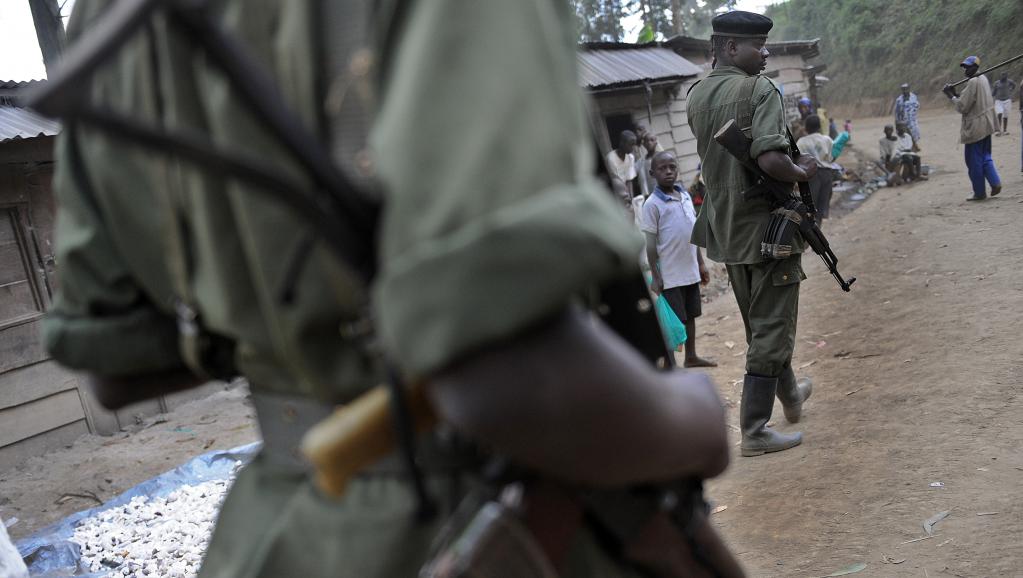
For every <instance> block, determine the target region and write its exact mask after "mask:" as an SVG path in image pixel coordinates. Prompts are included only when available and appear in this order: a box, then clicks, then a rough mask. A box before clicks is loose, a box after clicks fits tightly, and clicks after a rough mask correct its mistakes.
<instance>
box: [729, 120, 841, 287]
mask: <svg viewBox="0 0 1023 578" xmlns="http://www.w3.org/2000/svg"><path fill="white" fill-rule="evenodd" d="M714 140H715V141H717V142H718V144H720V145H721V146H722V147H724V148H725V150H727V151H728V153H729V154H731V155H732V156H733V157H735V158H736V160H738V161H739V162H740V163H742V166H744V167H745V168H746V170H748V171H750V172H751V173H752V174H753V176H754V177H755V178H756V184H755V185H754V189H755V190H756V192H757V193H758V194H762V195H764V196H766V197H767V199H768V200H769V201H771V203H772V204H773V205H775V207H776V208H775V210H774V211H773V214H772V219H771V223H770V225H769V226H768V229H767V232H766V234H765V235H764V241H763V243H761V251H762V253H763V254H764V256H766V257H771V258H784V257H787V256H788V255H790V254H791V251H792V244H791V241H792V234H793V233H794V231H793V229H792V226H790V225H794V226H795V227H796V228H797V230H798V231H799V234H800V236H802V237H803V240H805V241H806V242H807V244H808V245H810V248H811V249H813V252H814V253H817V254H818V255H820V258H821V260H822V261H824V265H825V266H826V267H827V268H828V272H829V273H831V276H832V277H834V278H835V280H836V281H838V284H839V286H841V287H842V290H843V291H846V292H848V291H849V290H850V288H851V287H852V284H853V283H855V282H856V278H855V277H852V278H850V279H849V280H848V281H846V280H845V279H843V278H842V275H841V274H840V273H839V272H838V257H836V256H835V252H834V251H832V250H831V245H830V244H829V243H828V239H827V237H825V236H824V232H823V231H821V228H820V226H818V225H817V222H816V216H817V211H816V209H815V207H814V205H813V197H812V195H811V194H810V184H809V183H807V182H800V183H799V197H800V198H799V199H798V200H797V199H795V198H794V197H793V196H792V185H791V184H790V183H783V182H781V181H778V180H777V179H774V178H772V177H771V176H769V175H768V174H767V173H765V172H764V171H763V169H761V168H760V167H759V166H758V165H757V163H756V162H754V161H753V159H752V158H750V140H749V139H748V138H747V137H746V135H744V134H743V132H742V129H740V128H739V124H738V123H737V122H736V121H735V119H732V120H729V121H728V122H726V123H725V124H724V126H722V127H721V129H720V130H718V132H717V134H715V135H714ZM792 147H793V152H794V154H795V155H797V156H798V155H799V149H798V148H796V147H795V143H794V142H793V143H792ZM752 192H753V191H752V190H751V191H746V192H744V195H747V196H752V195H751V193H752Z"/></svg>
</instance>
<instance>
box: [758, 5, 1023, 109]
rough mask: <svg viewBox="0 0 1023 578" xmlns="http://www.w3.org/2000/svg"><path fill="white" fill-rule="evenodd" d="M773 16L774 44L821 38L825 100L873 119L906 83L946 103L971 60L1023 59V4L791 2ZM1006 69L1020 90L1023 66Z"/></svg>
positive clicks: (928, 97) (771, 10)
mask: <svg viewBox="0 0 1023 578" xmlns="http://www.w3.org/2000/svg"><path fill="white" fill-rule="evenodd" d="M767 14H768V15H769V16H770V17H771V18H773V19H774V21H775V28H774V32H773V33H772V38H773V39H779V40H794V39H805V38H817V37H820V39H821V55H822V61H823V62H826V63H827V65H828V70H827V72H825V75H826V76H828V77H829V78H830V79H831V82H830V83H829V84H828V86H827V88H826V89H825V90H824V91H823V92H822V99H824V100H826V101H827V102H830V103H832V105H844V106H846V107H852V106H856V105H860V106H859V107H858V108H860V109H863V108H867V109H876V110H872V112H875V113H880V112H882V110H883V108H884V106H885V103H886V102H887V103H889V104H890V102H891V99H893V98H894V96H895V95H896V94H897V93H898V90H899V89H898V87H899V85H900V84H901V83H903V82H909V83H910V84H911V85H912V86H913V90H914V92H917V93H918V94H919V95H920V96H921V98H923V99H925V100H932V99H934V98H936V97H938V96H940V94H939V92H940V90H941V87H942V85H943V84H944V83H945V82H948V81H953V80H959V79H961V78H962V71H961V69H960V68H959V66H958V63H959V62H961V61H962V59H963V58H965V57H966V56H969V55H971V54H975V55H977V56H980V58H981V62H982V68H987V67H988V66H990V65H992V64H995V63H997V62H1001V61H1002V60H1005V59H1008V58H1010V57H1012V56H1016V55H1017V54H1020V53H1023V28H1021V26H1023V1H1021V0H955V1H954V0H788V1H787V2H784V3H782V4H777V5H775V6H772V7H771V8H769V9H768V11H767ZM1003 70H1008V72H1009V75H1010V77H1011V78H1013V79H1014V80H1016V81H1017V83H1019V81H1020V78H1021V76H1023V61H1019V62H1017V63H1015V64H1013V65H1010V66H1009V67H1006V69H1003ZM1000 72H1001V71H998V72H995V73H992V76H994V77H996V78H997V75H998V74H999V73H1000ZM989 78H990V76H989ZM991 80H994V78H991Z"/></svg>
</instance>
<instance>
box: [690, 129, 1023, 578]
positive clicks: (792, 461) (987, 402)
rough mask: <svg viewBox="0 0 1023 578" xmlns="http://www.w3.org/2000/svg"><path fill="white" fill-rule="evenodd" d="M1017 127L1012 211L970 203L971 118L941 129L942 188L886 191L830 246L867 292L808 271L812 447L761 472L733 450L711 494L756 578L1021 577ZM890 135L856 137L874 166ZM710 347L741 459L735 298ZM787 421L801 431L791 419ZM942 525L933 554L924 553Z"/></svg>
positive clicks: (801, 349) (1005, 169) (711, 322)
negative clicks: (845, 289) (967, 149)
mask: <svg viewBox="0 0 1023 578" xmlns="http://www.w3.org/2000/svg"><path fill="white" fill-rule="evenodd" d="M1011 121H1012V124H1011V130H1012V131H1013V132H1012V134H1011V135H1009V136H1005V137H997V138H995V139H994V152H995V161H996V164H997V166H998V170H999V171H1000V172H1001V176H1002V180H1003V183H1004V185H1005V190H1004V191H1003V192H1002V194H1001V195H1000V196H999V197H997V198H994V199H991V200H988V201H984V202H981V203H967V202H965V199H966V197H967V196H968V195H969V194H970V192H969V191H970V186H969V180H968V178H967V176H966V172H965V166H964V164H963V160H962V158H963V149H962V145H958V144H956V141H957V137H958V128H959V117H958V115H955V114H954V113H949V112H943V113H940V114H933V115H928V116H925V117H924V118H923V119H922V121H921V130H922V133H923V138H922V145H923V147H924V151H923V158H924V162H925V163H928V164H930V165H931V166H932V167H933V168H934V173H932V177H931V180H930V181H929V182H926V183H918V184H913V185H910V186H904V187H898V188H891V189H888V188H885V189H881V190H880V191H878V192H877V193H875V194H874V195H873V196H872V197H871V198H870V199H869V200H868V201H867V202H866V203H865V204H864V205H863V206H862V207H860V208H859V209H857V210H856V211H855V212H853V213H852V214H850V215H848V216H846V217H844V218H842V219H840V220H838V221H836V222H834V223H828V225H829V226H827V227H826V229H825V231H826V232H827V233H828V234H829V235H830V237H831V241H832V244H833V247H834V249H835V251H836V252H837V253H838V255H839V257H840V259H841V263H840V265H841V269H842V271H843V273H845V274H846V275H852V276H856V277H857V278H858V281H857V283H856V285H855V286H854V289H853V292H852V293H851V294H844V293H842V292H841V291H840V289H839V288H838V286H837V284H836V283H835V282H834V281H833V280H832V279H831V277H830V276H829V275H828V274H827V272H826V270H825V269H824V267H823V265H822V264H821V262H820V260H819V259H817V257H816V256H814V255H812V254H810V255H808V256H806V257H805V258H804V261H803V263H804V267H805V269H806V271H807V275H808V276H809V279H808V280H807V281H806V282H805V283H804V285H803V289H802V296H801V303H800V312H801V314H800V318H799V332H798V343H797V346H796V354H795V359H794V362H793V365H794V366H795V367H796V368H800V369H799V370H798V371H797V374H801V375H808V376H810V377H812V378H814V381H815V390H814V394H813V398H812V399H811V400H810V401H809V402H808V403H807V405H806V408H805V411H804V419H803V422H802V423H800V424H799V426H798V429H800V430H802V431H803V432H804V434H805V441H804V443H803V445H802V446H801V447H799V448H796V449H793V450H790V451H786V452H782V453H779V454H773V455H767V456H763V457H757V458H742V457H738V451H737V450H738V447H737V446H736V447H735V448H734V449H735V450H736V451H735V453H734V455H735V457H734V458H733V462H732V466H731V468H730V469H729V470H728V471H727V472H726V474H725V475H724V476H723V477H722V478H721V479H720V480H717V481H715V482H714V483H712V484H711V492H710V493H711V497H712V498H713V499H714V500H715V502H716V504H717V505H719V506H727V509H726V510H724V511H721V512H719V513H717V514H715V515H714V516H713V519H714V520H715V523H716V524H717V525H718V526H719V527H720V528H721V529H722V531H723V532H724V534H725V535H726V536H727V538H728V540H729V542H730V544H731V545H732V546H733V547H734V549H735V550H736V552H738V553H739V557H740V559H741V560H742V562H743V563H744V564H745V566H746V568H747V569H748V571H749V573H750V575H751V576H758V577H760V576H826V575H828V574H831V573H833V572H836V571H841V570H843V569H845V570H852V569H855V568H851V567H853V566H856V565H858V564H861V563H865V564H866V565H867V566H866V568H865V569H863V570H862V571H860V572H858V573H857V574H855V575H856V576H864V577H866V576H1023V549H1021V548H1020V545H1021V543H1023V503H1021V501H1023V500H1021V498H1023V451H1021V448H1023V397H1021V395H1020V394H1021V392H1023V340H1021V339H1020V336H1019V333H1020V330H1021V328H1023V179H1021V174H1020V148H1019V147H1020V134H1019V133H1020V124H1019V118H1018V116H1017V113H1015V112H1014V113H1013V115H1012V119H1011ZM885 122H889V121H888V120H887V119H873V120H869V121H857V122H856V123H855V125H856V131H855V134H854V137H853V140H854V143H855V146H856V147H859V149H860V150H864V151H866V153H867V154H868V155H870V156H875V155H876V151H877V144H876V143H877V140H878V138H879V137H880V136H881V127H882V125H883V124H884V123H885ZM698 344H699V346H700V350H701V353H705V354H707V355H709V356H711V357H715V358H716V359H717V360H718V361H719V362H721V367H720V368H718V369H717V370H715V371H714V372H713V375H714V377H715V378H716V379H717V381H718V384H719V386H720V387H721V390H722V394H723V395H725V396H726V397H727V398H728V399H729V400H730V403H729V405H730V408H731V409H730V410H729V412H730V413H729V423H731V424H732V428H733V429H732V431H731V435H732V437H733V441H735V442H736V443H737V442H738V439H739V438H738V433H737V431H736V430H735V429H734V426H736V425H737V420H738V418H737V414H738V406H737V404H738V401H739V397H740V396H739V392H740V390H741V385H740V382H739V381H738V380H740V379H741V378H742V375H743V372H744V370H743V362H744V358H743V356H742V351H743V350H744V335H743V330H742V323H741V320H740V319H739V316H738V313H737V310H736V307H735V304H734V300H733V299H732V297H731V295H723V296H722V297H720V298H718V299H716V300H715V301H714V302H713V303H711V304H709V305H708V306H706V307H705V309H704V316H703V318H702V319H701V322H700V323H699V324H698ZM729 344H734V345H733V347H732V348H729V347H727V345H729ZM775 422H776V423H777V425H778V427H779V429H781V430H784V431H792V430H795V429H797V428H796V427H794V426H790V425H788V424H786V423H785V422H784V418H783V417H782V415H781V407H780V405H776V408H775ZM935 483H940V484H941V487H932V485H937V484H935ZM944 511H949V512H950V514H949V515H948V517H947V518H945V519H944V520H942V521H941V522H938V523H937V524H935V525H934V534H935V537H933V538H928V539H925V540H920V541H915V542H909V541H910V540H915V539H918V538H923V537H925V536H926V535H927V534H925V532H924V529H923V528H922V523H923V522H924V521H925V520H927V519H929V518H931V517H932V516H934V515H935V514H938V513H940V512H944ZM907 542H909V543H907ZM885 560H887V562H886V561H885ZM900 560H904V561H903V562H901V563H898V564H895V563H893V562H897V561H900Z"/></svg>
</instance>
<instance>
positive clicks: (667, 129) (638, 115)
mask: <svg viewBox="0 0 1023 578" xmlns="http://www.w3.org/2000/svg"><path fill="white" fill-rule="evenodd" d="M688 88H689V83H682V84H679V85H676V88H675V90H668V89H667V88H665V87H657V88H654V89H653V94H652V96H651V106H650V109H649V110H648V109H647V101H646V95H645V93H644V92H643V89H641V88H640V89H632V90H623V91H620V92H610V93H598V94H596V95H594V98H595V100H596V102H597V108H598V110H599V112H600V114H601V115H602V116H604V117H607V116H611V115H616V114H630V115H632V118H633V120H634V121H635V122H636V123H642V124H645V125H647V127H648V128H649V129H650V130H651V131H652V132H653V133H654V134H656V135H657V140H658V142H659V143H660V144H661V146H662V147H664V149H665V150H670V151H674V153H675V156H677V157H678V162H679V174H680V178H681V181H682V183H683V184H685V185H686V186H687V187H688V186H689V184H690V183H692V181H693V179H694V178H695V177H696V172H697V167H698V166H699V164H700V159H699V156H698V155H697V153H696V137H695V136H694V135H693V133H692V131H691V130H689V124H688V120H687V118H686V90H687V89H688Z"/></svg>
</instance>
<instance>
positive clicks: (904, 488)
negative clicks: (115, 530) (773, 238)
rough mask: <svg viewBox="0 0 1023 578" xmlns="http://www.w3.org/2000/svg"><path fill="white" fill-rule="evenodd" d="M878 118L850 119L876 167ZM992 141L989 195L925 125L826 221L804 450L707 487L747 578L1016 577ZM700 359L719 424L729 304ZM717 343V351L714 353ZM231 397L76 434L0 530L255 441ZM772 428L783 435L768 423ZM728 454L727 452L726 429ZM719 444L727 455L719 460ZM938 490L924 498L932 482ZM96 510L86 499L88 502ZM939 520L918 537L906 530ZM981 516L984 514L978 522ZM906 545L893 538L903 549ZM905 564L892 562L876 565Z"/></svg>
mask: <svg viewBox="0 0 1023 578" xmlns="http://www.w3.org/2000/svg"><path fill="white" fill-rule="evenodd" d="M884 122H885V119H875V120H873V121H857V122H856V133H855V135H854V142H855V146H856V147H859V148H860V149H861V150H864V151H866V154H867V155H869V156H873V155H875V154H876V142H877V138H879V136H880V133H881V125H882V124H883V123H884ZM1013 123H1014V125H1013V131H1014V133H1013V134H1012V135H1011V136H1009V137H1000V138H996V139H995V141H994V143H995V144H994V146H995V157H996V160H997V164H998V168H999V170H1000V171H1001V172H1002V177H1003V180H1004V183H1005V191H1004V192H1003V193H1002V195H1001V196H1000V197H998V198H996V199H992V200H989V201H985V202H983V203H966V202H964V199H965V198H966V196H967V195H968V190H969V182H968V179H967V177H966V175H965V171H964V167H963V163H962V160H961V159H962V147H961V146H958V145H956V144H955V143H956V137H957V133H958V117H957V116H955V115H954V114H948V113H945V114H941V115H936V116H925V117H924V118H923V121H922V130H923V134H924V141H923V145H924V149H925V150H924V153H923V154H924V161H925V162H926V163H929V164H930V165H931V166H932V167H934V169H935V173H934V174H933V176H932V178H931V180H930V181H929V182H927V183H921V184H916V185H912V186H907V187H900V188H895V189H881V190H880V191H879V192H877V193H875V194H874V195H873V196H872V197H871V198H870V199H869V200H868V201H867V202H866V203H865V204H864V205H863V206H862V207H860V208H859V209H857V210H856V211H855V212H853V213H852V214H850V215H847V216H845V217H843V218H842V219H839V220H837V221H835V222H833V223H828V226H827V227H826V231H827V232H828V233H829V235H830V236H831V239H832V242H833V245H834V247H835V250H836V252H837V253H838V254H839V256H840V258H841V266H842V270H843V272H844V273H846V274H847V275H852V276H856V277H857V278H858V279H859V280H858V281H857V283H856V285H855V287H854V290H853V292H852V293H851V294H843V293H842V292H841V291H840V290H839V289H838V287H837V285H836V284H835V283H834V282H833V281H832V279H831V278H830V276H828V275H827V273H826V271H825V270H824V268H823V266H822V265H821V264H820V262H819V261H818V260H816V257H814V256H813V255H809V256H807V258H806V259H805V260H804V266H805V268H806V270H807V274H808V275H809V277H810V278H809V279H808V280H807V281H806V282H805V284H804V286H803V291H802V303H801V310H802V314H801V316H800V326H799V334H798V335H799V339H798V346H797V350H796V356H795V362H794V365H795V366H796V367H797V368H801V369H800V370H799V371H798V373H800V374H806V375H809V376H811V377H813V378H814V380H815V382H816V385H815V392H814V395H813V398H812V399H811V400H810V401H809V402H808V403H807V407H806V410H805V412H804V421H803V423H801V424H800V425H799V428H800V429H801V430H802V431H803V432H804V433H805V435H806V441H805V443H804V444H803V445H802V446H801V447H799V448H796V449H793V450H790V451H787V452H783V453H780V454H774V455H768V456H763V457H758V458H740V457H738V452H737V451H736V457H735V458H734V459H733V463H732V466H731V468H730V469H729V470H728V472H727V473H726V474H725V475H724V476H723V477H722V478H721V479H719V480H716V481H714V482H713V483H712V484H711V485H710V490H711V497H712V498H713V499H714V500H715V502H716V504H717V505H718V506H727V509H725V510H723V511H721V512H719V513H717V514H714V516H713V520H714V521H715V523H716V524H718V525H719V526H720V527H721V529H722V530H723V532H724V534H725V535H726V536H727V538H728V540H729V542H730V543H731V544H732V546H733V547H734V548H735V550H736V552H738V553H739V557H740V559H741V560H742V561H743V563H744V564H745V565H746V567H747V569H748V570H749V573H750V575H751V576H756V577H762V576H765V577H771V576H786V577H787V576H798V577H811V576H825V575H827V574H830V573H832V572H835V571H838V570H842V569H845V568H849V567H850V566H852V565H855V564H860V563H865V564H866V565H867V566H866V568H865V569H864V570H862V571H861V572H859V573H858V574H856V576H858V577H859V576H864V577H866V576H886V577H887V576H1023V550H1021V549H1020V547H1019V546H1020V544H1021V540H1023V505H1021V498H1023V452H1021V451H1020V448H1021V447H1023V417H1021V416H1023V398H1021V396H1020V393H1021V391H1023V364H1021V360H1023V340H1021V339H1020V338H1019V337H1018V335H1017V334H1018V331H1019V328H1021V327H1023V179H1021V176H1020V172H1019V160H1020V159H1019V146H1020V135H1019V123H1018V119H1017V118H1016V116H1015V114H1014V115H1013ZM698 329H699V331H698V345H699V348H700V352H701V353H702V354H705V355H707V356H711V357H714V358H716V359H717V360H718V361H719V362H720V363H721V367H720V368H718V369H717V370H715V371H714V372H713V375H714V377H715V378H716V379H717V382H718V383H719V385H720V386H721V389H722V394H723V395H724V396H725V397H726V398H727V399H728V400H729V402H730V408H731V409H730V410H729V411H730V415H729V418H730V423H731V424H732V427H733V428H734V427H735V425H736V424H737V417H736V414H737V404H738V401H739V390H740V385H739V380H740V379H741V378H742V374H743V372H744V370H743V357H742V352H743V350H744V343H743V337H744V336H743V331H742V325H741V322H740V320H739V317H738V314H737V310H736V308H735V303H734V301H733V299H732V296H731V295H730V294H728V293H726V294H724V295H722V296H720V297H719V298H717V299H715V300H714V301H713V302H711V303H710V304H708V305H706V306H705V313H704V317H703V318H701V321H700V322H699V324H698ZM729 344H731V348H729V347H728V345H729ZM243 398H244V390H240V389H234V390H227V391H224V392H221V393H219V394H217V395H216V396H214V397H212V398H209V399H208V400H204V401H201V402H195V403H193V404H189V405H187V406H183V407H182V408H178V409H177V410H175V412H173V413H172V414H170V415H168V416H163V417H162V418H160V419H167V420H168V421H166V422H160V421H158V420H150V421H149V422H147V423H146V424H143V425H142V426H140V431H137V432H135V433H133V434H130V435H129V434H121V435H118V436H114V437H111V438H97V437H90V436H86V437H84V438H82V439H81V440H79V441H78V442H76V444H75V445H74V446H73V447H72V448H69V449H67V450H64V451H61V452H55V453H52V454H48V455H47V456H43V457H41V458H36V459H33V460H31V461H30V462H28V463H27V464H25V465H24V466H23V467H21V468H18V469H17V470H15V471H8V472H3V473H2V474H0V515H2V516H4V517H5V518H9V517H10V516H16V517H18V518H20V521H19V522H18V523H17V524H15V525H14V526H13V527H12V528H11V532H12V534H13V535H14V536H15V537H23V536H25V535H27V534H29V533H31V532H32V531H33V530H35V529H37V528H39V527H40V526H42V525H44V524H46V523H48V522H51V521H54V520H56V519H59V518H61V517H62V516H64V515H67V514H69V513H72V512H74V511H77V510H81V509H84V508H87V507H91V506H93V505H95V501H96V500H106V499H109V498H111V497H113V496H114V495H116V494H117V493H119V492H121V491H123V490H124V489H127V488H128V487H130V486H132V485H134V484H136V483H138V482H141V481H143V480H145V479H147V478H149V477H152V476H154V475H156V474H158V473H161V472H163V471H165V470H167V469H169V468H171V467H173V466H174V465H177V464H178V463H180V462H183V461H185V460H186V459H188V458H189V457H191V456H193V455H197V454H199V453H202V451H204V449H219V448H228V447H233V446H236V445H240V444H242V443H246V442H248V441H251V440H253V439H256V437H257V434H256V432H255V431H254V430H253V427H252V420H251V413H250V410H249V409H248V407H247V406H246V405H244V404H243V403H242V400H243ZM775 415H776V416H777V419H776V421H777V422H778V426H779V427H780V428H781V429H783V430H791V429H794V428H793V427H791V426H788V425H787V424H785V423H784V420H783V419H782V418H781V409H780V407H778V408H777V410H776V414H775ZM732 436H733V439H734V441H736V442H737V441H738V436H737V434H736V432H735V431H734V430H733V431H732ZM735 449H736V450H737V449H738V448H737V447H736V448H735ZM934 482H940V483H941V484H943V486H942V487H931V484H932V483H934ZM90 493H91V494H93V495H95V496H96V500H93V499H92V498H91V497H90ZM943 511H950V512H951V513H950V514H949V516H948V517H947V518H946V519H944V520H942V521H941V522H939V523H937V524H936V525H935V534H936V537H934V538H928V539H925V540H921V541H916V542H909V541H910V540H916V539H919V538H922V537H924V536H926V534H925V533H924V530H923V528H922V527H921V523H922V522H923V521H924V520H926V519H928V518H930V517H931V516H933V515H935V514H937V513H939V512H943ZM978 514H985V515H978ZM906 542H909V543H906ZM886 556H887V557H889V558H888V560H889V561H890V562H893V561H899V560H904V562H902V563H899V564H892V563H885V562H884V561H883V560H884V559H885V557H886Z"/></svg>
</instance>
